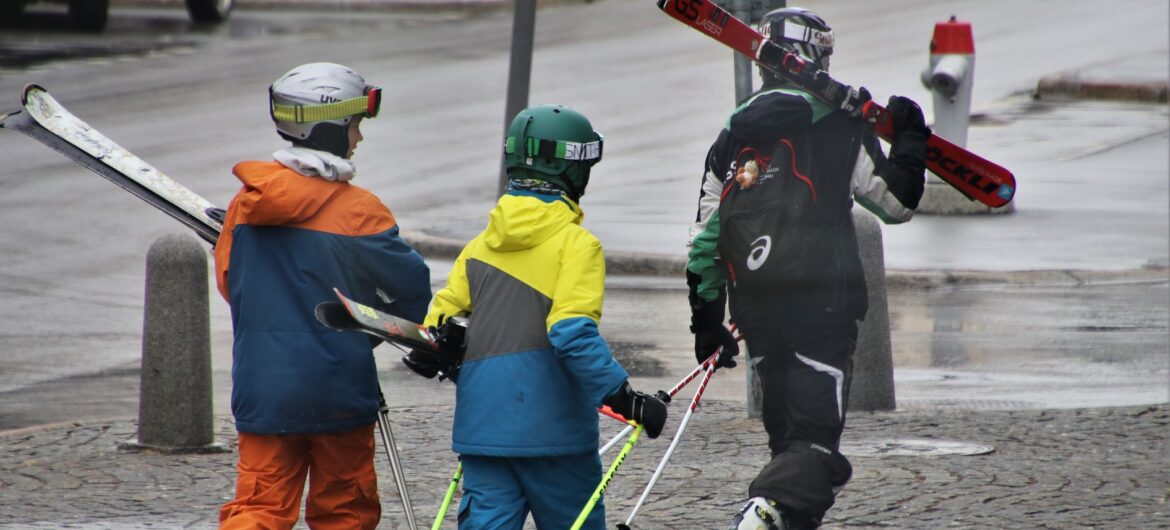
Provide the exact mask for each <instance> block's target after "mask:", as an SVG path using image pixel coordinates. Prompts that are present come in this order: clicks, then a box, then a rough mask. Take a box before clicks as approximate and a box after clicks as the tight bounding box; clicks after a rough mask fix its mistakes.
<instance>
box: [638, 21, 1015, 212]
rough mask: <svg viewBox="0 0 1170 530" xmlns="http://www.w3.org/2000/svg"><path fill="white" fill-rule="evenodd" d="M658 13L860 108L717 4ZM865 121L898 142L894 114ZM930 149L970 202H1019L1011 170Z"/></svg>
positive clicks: (872, 110) (828, 98) (947, 148)
mask: <svg viewBox="0 0 1170 530" xmlns="http://www.w3.org/2000/svg"><path fill="white" fill-rule="evenodd" d="M658 8H659V9H661V10H662V11H663V12H664V13H666V14H667V15H669V16H670V17H671V18H674V19H675V20H678V21H679V22H682V23H683V24H686V25H688V26H690V27H692V28H694V29H696V30H698V31H700V32H702V33H704V34H706V35H707V36H708V37H711V38H713V39H715V40H717V41H719V42H721V43H723V44H724V45H725V46H728V47H730V48H731V49H733V50H735V51H736V52H738V53H740V54H742V55H744V56H747V57H748V58H749V59H751V60H753V61H755V62H756V63H758V64H759V65H760V66H762V67H763V68H766V69H767V70H768V71H769V72H772V73H773V74H775V75H777V76H780V77H782V78H784V79H785V80H787V81H789V82H791V83H793V84H795V85H797V86H799V87H801V88H803V89H804V90H806V91H808V92H809V93H810V94H812V95H813V96H815V97H817V98H819V99H821V100H823V101H825V102H826V103H829V104H830V105H832V106H834V107H837V108H839V107H842V106H843V105H845V104H847V103H857V101H856V98H857V91H855V90H853V89H852V87H850V86H849V85H846V84H844V83H841V82H839V81H837V80H835V79H833V78H832V77H830V76H829V74H828V72H825V71H823V70H821V69H820V68H818V67H817V65H816V64H815V63H812V62H810V61H807V60H805V59H803V58H801V57H800V56H798V55H795V54H792V53H788V52H787V51H785V50H784V49H783V48H781V47H780V46H779V45H777V44H776V43H774V42H772V41H770V40H768V39H767V38H766V37H764V36H763V35H761V34H760V33H759V32H758V31H756V30H755V28H752V27H751V26H750V25H748V24H747V23H745V22H743V21H742V20H739V19H738V18H735V17H734V16H732V15H731V13H728V12H727V11H726V10H725V9H723V8H721V7H719V6H718V5H716V4H715V3H714V2H712V1H711V0H658ZM862 115H863V116H864V117H865V118H866V119H867V120H869V121H871V122H873V124H874V132H876V133H877V134H878V136H880V137H882V138H883V139H885V140H886V141H891V140H892V138H893V132H894V131H893V124H892V123H891V121H890V113H889V111H887V110H886V109H885V108H884V107H882V106H881V105H878V104H877V103H874V102H873V101H868V102H866V103H865V104H864V106H863V107H862ZM926 148H927V156H926V168H927V169H929V170H930V171H931V173H934V174H935V175H938V176H939V178H941V179H942V180H943V181H945V182H946V183H947V184H950V185H951V186H953V187H954V188H955V189H957V190H959V192H961V193H962V194H963V195H965V196H966V197H967V198H968V199H971V200H975V201H979V202H981V203H983V204H985V205H987V206H990V207H992V208H996V207H1000V206H1003V205H1005V204H1007V203H1008V202H1010V201H1011V200H1012V197H1014V196H1015V192H1016V179H1015V176H1014V175H1013V174H1012V172H1011V171H1008V170H1007V169H1006V168H1004V167H1002V166H1000V165H998V164H995V163H993V162H991V161H989V160H987V159H985V158H983V157H981V156H979V155H976V154H974V153H972V152H970V151H968V150H966V149H964V148H962V147H959V146H957V145H955V144H953V143H951V142H949V141H947V140H946V139H944V138H942V137H940V136H938V135H935V134H932V135H931V136H930V138H928V139H927V140H926Z"/></svg>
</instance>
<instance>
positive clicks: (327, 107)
mask: <svg viewBox="0 0 1170 530" xmlns="http://www.w3.org/2000/svg"><path fill="white" fill-rule="evenodd" d="M269 101H272V108H271V112H272V119H274V120H276V121H284V122H292V123H315V122H319V121H330V120H340V119H343V118H348V117H350V116H354V115H358V114H361V115H363V116H365V117H367V118H373V117H374V116H377V115H378V110H379V109H380V108H381V106H382V89H381V88H380V87H376V86H368V87H366V93H365V95H363V96H360V97H356V98H350V99H345V100H341V101H335V102H333V103H324V104H321V105H283V104H280V103H277V102H276V101H275V100H273V99H272V98H269Z"/></svg>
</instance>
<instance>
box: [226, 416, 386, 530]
mask: <svg viewBox="0 0 1170 530" xmlns="http://www.w3.org/2000/svg"><path fill="white" fill-rule="evenodd" d="M239 451H240V459H239V463H238V464H237V465H236V470H237V472H238V478H237V479H236V498H235V500H233V501H231V502H229V503H227V504H225V505H223V507H222V508H220V510H219V528H220V529H221V530H239V529H249V530H255V529H264V530H286V529H289V528H292V527H293V525H294V524H296V522H297V518H298V517H299V516H300V514H299V512H300V505H301V495H302V494H303V493H304V488H305V479H306V478H308V481H309V495H308V498H306V499H305V523H307V524H308V525H309V528H312V529H314V530H333V529H347V530H348V529H353V528H361V529H372V528H374V527H376V526H378V521H379V519H381V517H382V506H381V504H380V503H379V501H378V484H377V474H376V473H375V472H374V430H373V426H372V425H370V426H366V427H359V428H357V429H354V430H350V431H345V432H340V433H330V434H279V435H276V434H249V433H244V432H241V433H239Z"/></svg>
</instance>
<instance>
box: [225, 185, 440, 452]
mask: <svg viewBox="0 0 1170 530" xmlns="http://www.w3.org/2000/svg"><path fill="white" fill-rule="evenodd" d="M233 172H234V173H235V175H236V177H237V178H239V179H240V181H241V182H243V184H244V186H243V189H241V190H240V191H239V193H237V195H236V196H235V198H234V199H232V201H231V204H230V205H229V207H228V211H227V215H226V218H225V220H224V226H223V230H222V231H221V232H220V236H219V241H218V242H217V243H216V246H215V269H216V283H217V285H218V287H219V291H220V293H221V294H222V295H223V296H224V298H225V299H227V301H228V303H229V304H230V305H231V313H232V327H233V330H234V333H235V336H234V343H233V347H232V354H233V361H232V413H233V414H234V415H235V419H236V428H237V429H238V430H239V431H241V432H250V433H257V434H289V433H326V432H340V431H344V430H347V429H353V428H356V427H359V426H362V425H370V424H372V423H374V422H375V421H376V420H377V412H378V403H379V388H378V379H377V371H376V366H375V364H374V357H373V354H372V346H371V341H370V340H369V338H368V337H366V336H365V335H362V334H360V333H356V332H347V333H339V332H337V331H333V330H331V329H328V328H326V327H325V326H323V325H322V324H320V323H319V322H317V320H316V318H315V316H314V313H313V310H314V308H315V307H316V306H317V304H318V303H320V302H324V301H327V300H336V296H335V295H334V293H333V288H334V287H336V288H338V289H340V290H341V291H342V292H343V293H345V294H346V295H347V296H349V297H351V298H353V299H355V300H357V301H358V302H360V303H363V304H366V305H370V306H373V307H379V308H381V309H384V310H386V311H387V312H389V313H392V314H395V315H398V316H400V317H403V318H407V319H410V320H414V321H416V322H417V321H420V320H421V319H422V318H423V316H424V315H425V313H426V307H427V304H428V303H429V301H430V297H431V289H430V271H429V270H428V269H427V266H426V264H425V263H424V262H423V260H422V257H421V256H419V255H418V253H416V252H415V251H414V250H413V249H411V248H410V247H409V246H408V245H407V244H406V243H405V242H404V241H403V240H402V238H401V237H400V236H399V234H398V226H397V223H396V222H395V220H394V215H393V214H392V213H391V212H390V209H389V208H387V207H386V205H384V204H383V203H382V202H381V201H380V200H379V199H378V198H377V197H376V196H375V195H374V194H372V193H370V192H369V191H367V190H366V189H364V188H361V187H358V186H354V185H352V184H349V183H347V182H331V181H327V180H324V179H321V178H318V177H306V176H303V175H301V174H299V173H296V172H295V171H293V170H291V169H288V168H286V167H284V166H282V165H280V164H279V163H277V162H242V163H240V164H237V165H236V167H235V168H234V169H233ZM378 290H381V291H382V292H383V293H384V294H385V295H387V296H388V297H389V298H390V299H392V300H394V303H393V304H390V305H386V304H385V303H384V302H382V301H381V299H380V297H379V295H378V293H377V291H378Z"/></svg>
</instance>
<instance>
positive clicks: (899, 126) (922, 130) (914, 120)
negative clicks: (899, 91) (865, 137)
mask: <svg viewBox="0 0 1170 530" xmlns="http://www.w3.org/2000/svg"><path fill="white" fill-rule="evenodd" d="M886 110H888V111H890V125H891V126H892V127H893V129H894V137H895V138H897V137H899V136H902V135H903V134H906V133H914V134H917V135H919V136H921V137H922V140H923V141H924V142H925V141H926V138H927V137H929V136H930V127H927V126H926V118H924V117H923V116H922V109H921V108H920V107H919V106H918V104H917V103H915V102H914V100H912V99H910V98H904V97H902V96H890V101H889V103H888V104H887V105H886Z"/></svg>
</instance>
